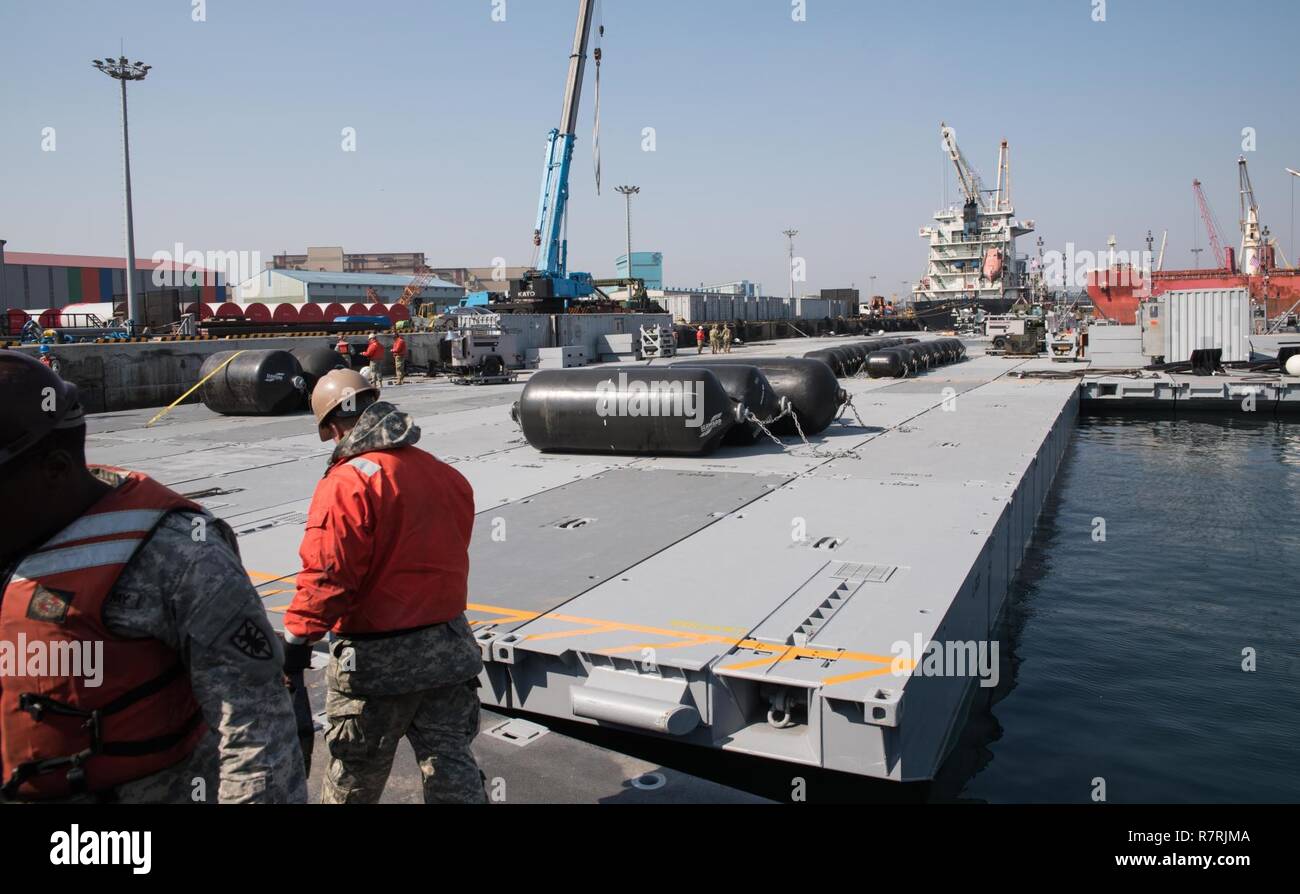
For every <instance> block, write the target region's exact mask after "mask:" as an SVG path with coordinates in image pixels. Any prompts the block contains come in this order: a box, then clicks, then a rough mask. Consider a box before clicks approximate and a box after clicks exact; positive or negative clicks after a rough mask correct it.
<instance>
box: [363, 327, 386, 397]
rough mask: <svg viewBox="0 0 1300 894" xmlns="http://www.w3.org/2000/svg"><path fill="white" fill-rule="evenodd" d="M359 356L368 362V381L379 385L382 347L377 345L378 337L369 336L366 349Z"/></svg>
mask: <svg viewBox="0 0 1300 894" xmlns="http://www.w3.org/2000/svg"><path fill="white" fill-rule="evenodd" d="M361 356H362V357H365V358H366V359H367V360H369V361H370V366H369V367H368V370H369V373H370V381H372V382H374V383H375V384H376V385H378V384H379V383H380V377H379V364H381V363H383V362H384V346H383V345H381V344H380V343H379V336H378V335H375V334H373V333H372V334H371V336H370V341H369V342H367V344H366V349H365V350H364V351H362V352H361Z"/></svg>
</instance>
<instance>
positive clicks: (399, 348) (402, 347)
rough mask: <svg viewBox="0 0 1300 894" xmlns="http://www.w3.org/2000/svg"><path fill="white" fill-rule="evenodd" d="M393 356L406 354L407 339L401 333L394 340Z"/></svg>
mask: <svg viewBox="0 0 1300 894" xmlns="http://www.w3.org/2000/svg"><path fill="white" fill-rule="evenodd" d="M393 356H394V357H405V356H406V339H404V338H402V337H401V336H400V335H399V336H397V338H396V339H394V340H393Z"/></svg>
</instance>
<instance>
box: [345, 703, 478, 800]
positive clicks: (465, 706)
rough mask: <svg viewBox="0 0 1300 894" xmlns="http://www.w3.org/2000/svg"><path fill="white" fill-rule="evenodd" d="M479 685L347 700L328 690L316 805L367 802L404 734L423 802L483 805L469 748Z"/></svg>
mask: <svg viewBox="0 0 1300 894" xmlns="http://www.w3.org/2000/svg"><path fill="white" fill-rule="evenodd" d="M477 684H478V680H477V678H476V679H473V680H470V681H468V682H465V683H457V684H455V685H453V686H442V687H439V688H437V689H426V690H424V691H423V692H413V693H409V694H402V695H380V696H375V695H369V696H361V697H358V696H349V695H344V694H343V693H342V692H339V691H337V690H336V689H333V688H331V689H330V690H329V691H328V694H327V695H326V701H325V710H326V714H327V715H328V716H329V731H328V732H326V733H325V745H326V748H327V749H328V750H329V755H330V761H329V767H328V768H327V770H326V772H325V781H324V783H323V785H322V786H321V795H320V800H321V803H322V804H374V803H377V802H378V801H379V796H380V795H381V794H383V791H384V786H385V784H386V783H387V782H388V774H389V772H390V771H391V770H392V767H393V756H394V754H395V753H396V752H397V743H398V742H399V741H400V740H401V739H402V738H403V737H405V738H406V739H408V740H409V741H410V743H411V747H412V748H413V749H414V750H415V759H416V760H417V761H418V762H419V765H420V776H421V778H422V780H423V784H424V803H426V804H486V803H487V793H486V792H485V791H484V789H483V775H482V773H480V772H479V768H478V763H477V762H476V761H475V760H474V755H473V753H472V752H471V751H470V747H469V746H470V743H471V742H473V741H474V737H475V736H477V735H478V727H479V699H478V687H477Z"/></svg>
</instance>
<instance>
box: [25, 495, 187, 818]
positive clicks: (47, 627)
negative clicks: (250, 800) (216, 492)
mask: <svg viewBox="0 0 1300 894" xmlns="http://www.w3.org/2000/svg"><path fill="white" fill-rule="evenodd" d="M176 510H186V511H191V512H198V513H201V512H203V509H202V507H201V506H199V505H198V504H196V503H193V502H191V501H189V500H186V499H185V498H184V497H181V496H180V495H179V494H176V493H174V492H173V491H171V490H168V489H167V488H165V487H163V486H162V485H161V484H158V483H157V482H155V481H153V480H152V479H149V478H147V477H145V476H143V475H139V474H135V473H132V474H130V475H127V476H126V480H125V481H124V482H123V483H122V484H120V485H119V486H118V487H116V488H115V489H114V490H113V491H111V492H110V493H109V494H107V495H106V496H105V497H104V498H103V499H101V500H100V501H99V502H97V503H96V504H95V505H94V506H92V507H91V508H90V509H89V510H88V511H87V512H86V514H85V515H83V516H82V517H81V518H79V519H77V520H76V521H74V522H73V523H72V524H70V525H68V526H67V527H66V528H64V529H63V530H62V531H60V532H59V533H58V534H56V535H55V536H54V537H52V538H50V539H49V540H48V541H46V542H45V543H44V544H43V545H42V546H41V547H40V548H39V549H37V550H36V551H35V552H33V553H30V554H29V555H27V556H26V557H24V558H23V559H22V560H21V561H20V562H19V564H18V567H17V568H16V569H15V571H14V574H13V576H12V577H11V578H10V580H9V582H8V583H7V584H6V585H5V589H4V598H3V600H2V601H0V640H3V641H7V642H18V641H20V639H22V638H25V639H26V641H27V642H28V643H29V644H33V643H42V644H44V645H45V646H46V648H47V649H48V650H54V649H59V648H63V649H66V648H68V647H74V648H75V647H79V646H87V645H93V647H94V648H95V649H96V651H97V652H99V654H100V667H101V669H104V670H106V673H103V674H102V675H100V677H99V679H97V680H96V682H98V683H99V684H100V685H98V686H92V685H88V678H86V677H84V676H77V675H75V674H74V675H72V676H65V675H61V671H62V670H63V669H62V668H57V667H52V666H51V667H41V668H39V669H37V670H36V672H35V673H30V674H27V673H24V674H22V675H15V676H13V677H0V763H2V765H3V767H2V770H3V782H4V784H5V789H4V793H5V796H6V797H17V798H21V799H25V800H41V799H48V798H61V797H66V796H68V795H70V794H75V793H77V792H81V791H91V792H94V791H101V790H104V789H110V788H112V787H114V786H117V785H120V784H122V783H124V782H130V781H132V780H136V779H141V778H144V777H145V776H149V775H151V774H153V773H156V772H158V771H159V770H162V769H164V768H166V767H169V766H172V765H173V764H175V763H177V762H179V761H180V760H183V759H184V758H186V757H187V756H188V755H189V754H190V753H191V752H192V751H193V750H194V748H195V746H196V745H197V744H198V742H199V740H200V739H201V738H202V736H203V734H204V733H205V732H206V726H205V725H204V724H203V723H202V716H201V713H200V712H199V707H198V703H197V702H196V701H195V699H194V696H193V693H192V691H191V689H190V682H189V675H188V673H186V672H185V668H184V665H183V664H181V659H180V656H179V655H178V654H177V653H176V652H175V651H174V650H172V649H170V648H169V647H168V646H166V645H165V644H164V643H162V642H160V641H158V640H155V639H149V638H144V639H127V638H123V637H120V636H118V635H116V634H114V633H113V632H112V631H110V630H109V629H108V627H107V625H106V624H105V623H104V620H103V608H104V604H105V602H106V601H107V600H108V597H109V595H110V594H111V593H112V592H113V589H114V587H115V586H116V584H117V581H118V578H119V577H120V576H121V574H122V571H123V570H124V569H125V568H126V567H127V565H128V563H129V562H130V561H131V558H132V556H133V555H134V554H135V552H136V551H137V550H139V549H140V548H141V546H143V545H144V544H145V542H146V541H147V540H148V538H149V536H150V535H151V534H152V532H153V530H154V529H155V528H156V527H157V526H158V524H159V523H160V522H161V521H162V520H163V518H164V517H165V516H166V515H167V514H168V513H169V512H173V511H176ZM101 648H102V651H100V649H101Z"/></svg>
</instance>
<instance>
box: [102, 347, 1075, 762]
mask: <svg viewBox="0 0 1300 894" xmlns="http://www.w3.org/2000/svg"><path fill="white" fill-rule="evenodd" d="M836 341H837V340H835V339H809V340H798V341H794V342H785V343H772V344H768V345H760V346H755V347H752V348H747V349H740V350H738V351H737V352H736V353H735V354H733V355H732V356H743V355H744V354H746V353H750V354H753V355H754V356H760V355H766V356H785V355H787V354H788V355H792V356H800V355H802V354H803V353H804V352H806V351H808V350H812V349H814V348H817V347H823V346H825V345H827V344H833V343H835V342H836ZM689 356H693V353H692V354H691V355H689ZM1052 367H1053V365H1052V364H1051V363H1050V361H1047V360H1033V361H1024V360H1011V359H1004V358H998V357H985V356H979V355H975V356H972V357H971V358H970V359H969V360H967V361H966V362H964V363H961V364H957V365H954V366H950V367H946V368H942V369H938V370H933V371H931V372H929V373H927V374H925V375H922V376H920V377H918V378H915V379H909V380H903V381H898V380H870V379H852V380H842V384H843V387H845V388H846V390H847V391H849V393H850V394H851V395H852V396H853V403H854V408H855V409H856V413H857V415H858V416H860V417H861V419H862V423H863V424H859V422H858V421H857V419H856V418H855V415H854V413H853V412H852V411H847V412H846V413H845V414H844V416H843V417H842V419H841V421H840V422H839V423H837V424H834V425H832V427H831V428H830V429H828V430H827V431H826V432H824V433H823V434H822V435H820V436H818V437H816V438H814V439H813V441H814V443H813V444H812V445H802V444H799V443H798V441H797V440H795V439H787V440H786V443H785V446H784V447H783V448H778V447H776V446H775V445H773V444H771V443H770V442H762V443H760V444H758V445H755V446H754V447H747V448H732V447H728V448H723V449H721V450H719V451H718V452H717V453H715V454H714V455H712V456H710V457H706V458H699V459H694V458H653V457H629V456H604V455H581V456H577V455H558V454H541V453H539V452H538V451H536V450H534V449H532V448H531V447H530V446H528V445H527V443H526V442H525V441H524V440H523V437H522V435H521V434H520V432H519V431H518V428H517V427H516V425H515V424H514V423H513V422H512V421H511V420H510V418H509V413H508V410H509V407H510V404H511V403H512V402H513V401H514V400H515V399H516V398H517V397H518V395H519V393H520V391H521V390H522V388H523V385H524V384H525V383H526V381H527V374H525V375H524V376H523V377H521V380H520V382H519V383H517V384H513V385H500V386H483V387H478V388H466V387H463V386H456V385H453V384H450V383H446V382H442V381H437V382H432V383H430V382H417V383H408V384H407V385H404V386H402V387H400V388H398V387H390V388H386V389H385V392H384V396H385V398H386V399H389V400H392V401H394V402H396V403H397V404H398V405H399V406H400V407H401V408H402V409H404V410H406V411H408V412H411V413H413V414H414V415H415V416H416V417H417V421H418V422H419V424H420V426H421V429H422V432H423V438H422V441H421V446H422V447H423V448H425V449H428V450H430V451H431V452H433V453H434V454H435V455H437V456H439V457H440V458H442V459H444V460H446V461H448V462H451V463H453V464H455V466H456V467H457V468H458V469H459V470H460V471H461V472H462V473H463V474H465V476H466V477H467V478H468V479H469V481H470V483H471V484H472V485H473V487H474V490H475V497H476V505H477V511H478V518H477V521H476V529H475V537H474V543H473V546H472V551H471V565H472V571H471V579H470V587H471V594H470V602H471V607H470V613H469V614H470V618H471V621H472V622H473V623H474V624H475V627H476V631H477V632H478V634H479V636H480V638H481V640H482V642H483V644H484V650H485V654H486V655H487V656H488V657H489V658H490V659H491V660H490V661H489V664H488V669H487V671H486V672H485V684H486V685H485V686H484V688H483V689H482V690H481V693H482V696H483V699H484V702H485V704H497V705H501V706H503V707H510V708H514V709H516V710H521V711H525V712H529V713H531V714H533V715H537V716H539V717H541V718H545V717H546V716H552V717H557V718H561V719H564V720H579V721H583V720H584V718H583V717H580V716H578V715H575V713H574V711H573V709H572V705H571V699H572V697H573V694H574V692H575V691H577V690H581V689H584V687H596V688H598V689H601V690H609V691H615V692H625V693H627V694H629V695H635V696H639V697H645V698H650V699H655V700H659V701H667V702H679V703H682V704H689V705H692V706H693V707H694V708H695V709H696V710H697V711H698V713H699V716H700V720H701V723H700V725H699V727H698V728H696V729H695V730H693V731H692V732H691V733H689V734H688V735H685V736H683V737H682V739H683V741H687V742H690V743H693V744H696V745H702V746H707V747H714V748H722V749H733V750H738V751H744V752H748V753H751V754H758V755H765V756H769V757H772V758H775V759H779V760H783V761H789V762H793V763H802V764H811V765H818V766H823V767H826V768H828V769H837V770H844V771H847V772H852V773H859V774H865V775H870V776H878V777H882V778H889V779H924V778H930V777H931V776H932V775H933V774H934V772H935V771H936V770H937V768H938V764H939V762H940V761H941V760H942V757H943V753H944V749H945V747H946V745H947V743H948V742H949V740H950V738H951V736H952V734H953V732H954V727H955V725H956V724H958V723H959V722H960V719H961V713H962V703H963V693H964V692H965V691H966V687H965V685H964V681H958V680H947V679H945V680H938V679H921V678H919V677H916V676H908V675H906V674H903V675H897V674H894V673H892V672H891V669H890V660H891V651H890V649H891V646H892V645H893V644H894V643H896V642H899V641H905V642H911V641H912V640H913V639H914V637H915V636H920V637H923V638H924V639H926V640H928V639H929V638H931V637H934V638H960V639H963V640H965V639H981V638H984V637H986V636H987V634H988V631H989V629H990V626H991V625H992V623H993V622H994V620H995V619H996V617H997V614H998V611H999V609H1000V607H1001V604H1002V600H1003V597H1004V596H1005V593H1006V589H1007V586H1008V584H1009V582H1010V580H1011V579H1012V577H1013V576H1014V574H1015V570H1016V568H1017V567H1018V565H1019V562H1020V557H1021V555H1022V553H1023V550H1024V547H1025V545H1026V544H1027V542H1028V539H1029V537H1030V535H1031V533H1032V530H1033V524H1034V520H1035V519H1036V517H1037V515H1038V512H1039V509H1040V508H1041V506H1042V503H1043V500H1044V499H1045V497H1046V495H1047V491H1048V489H1049V487H1050V485H1051V481H1052V477H1053V475H1054V472H1055V469H1056V465H1057V462H1058V461H1059V459H1060V456H1061V453H1062V452H1063V448H1064V443H1065V439H1066V437H1068V433H1069V429H1070V426H1071V425H1072V423H1073V418H1074V412H1075V408H1076V405H1077V401H1076V399H1075V396H1074V395H1075V392H1076V389H1077V385H1078V383H1077V380H1076V381H1050V380H1039V379H1028V378H1027V379H1014V378H1011V377H1009V376H1008V373H1009V372H1010V371H1012V370H1026V369H1047V368H1052ZM154 412H155V411H145V410H141V411H133V412H118V413H112V414H104V415H101V416H96V417H93V418H92V419H91V420H90V432H91V437H90V439H89V444H88V452H89V458H90V460H91V461H92V462H104V463H109V464H113V465H121V466H129V467H131V468H135V469H139V470H141V471H144V472H146V473H148V474H150V475H153V476H154V477H156V478H158V479H159V480H161V481H162V482H163V483H165V484H168V485H170V486H172V487H174V488H176V489H177V490H179V491H181V492H182V493H187V494H199V495H201V496H200V497H199V499H200V501H201V502H203V503H204V505H206V506H207V507H209V508H210V509H211V510H212V511H213V512H214V513H216V514H217V515H219V516H221V517H223V518H225V519H227V520H228V521H229V522H230V523H231V524H232V525H233V526H234V527H235V529H236V530H237V531H238V532H239V534H240V545H241V551H242V554H243V558H244V563H245V566H246V568H247V569H248V571H249V574H250V577H251V578H252V580H253V581H254V583H255V584H257V585H258V587H259V590H260V592H261V593H262V595H263V596H264V598H265V600H266V605H267V609H268V612H269V613H270V614H271V617H272V619H273V620H274V621H276V622H277V623H278V619H279V616H280V613H282V612H283V610H284V607H285V606H286V605H287V604H288V602H289V600H290V598H291V597H292V591H293V575H294V574H295V573H296V572H297V570H298V559H297V547H298V541H299V539H300V537H301V534H302V525H303V521H304V514H305V512H306V508H307V505H308V502H309V499H310V496H311V492H312V489H313V487H314V485H315V483H316V481H317V480H318V479H319V477H320V475H321V473H322V471H323V468H324V462H325V459H326V457H327V456H328V453H329V447H328V446H327V445H324V444H321V443H320V442H319V441H318V440H317V438H316V435H315V432H314V428H313V425H312V422H311V419H310V417H309V416H307V415H306V414H300V415H297V416H292V417H279V418H272V419H266V418H225V417H221V416H217V415H215V414H212V413H210V412H209V411H207V410H206V409H205V408H203V407H202V406H183V407H180V408H178V409H176V410H175V411H173V412H172V413H171V414H169V415H168V416H166V417H164V419H163V420H161V421H160V422H159V423H157V424H155V425H154V426H153V427H150V428H145V427H144V423H145V422H146V421H147V420H148V419H149V418H150V417H151V416H152V415H153V414H154ZM575 519H582V520H583V522H582V523H581V524H579V525H577V526H572V525H569V526H566V527H560V526H559V525H561V524H563V523H565V522H572V521H573V520H575ZM494 531H499V532H502V533H503V535H504V536H497V537H494V536H493V532H494ZM795 531H802V532H806V538H805V539H804V540H802V541H796V540H795V539H794V536H793V533H794V532H795ZM823 538H834V540H833V541H826V542H830V543H833V544H834V545H833V546H832V548H829V549H826V548H817V547H816V546H815V545H814V544H815V543H817V542H818V541H819V540H822V539H823ZM872 569H874V570H875V577H878V576H879V575H884V578H883V579H875V577H873V574H872V573H871V572H872ZM828 599H829V602H828ZM772 685H775V686H777V687H783V688H787V689H789V690H790V691H792V692H797V693H800V698H803V699H804V700H805V702H806V704H807V707H808V717H807V720H806V722H805V723H804V724H802V725H800V726H796V727H795V728H793V729H777V728H775V727H773V726H770V725H769V724H768V723H767V722H766V709H765V707H764V706H763V704H762V693H763V692H764V691H766V688H767V687H768V686H772ZM541 722H543V723H544V722H545V720H544V719H542V720H541ZM647 734H649V735H657V734H656V733H647ZM530 747H531V746H530ZM527 750H528V749H522V751H524V752H526V751H527Z"/></svg>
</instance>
